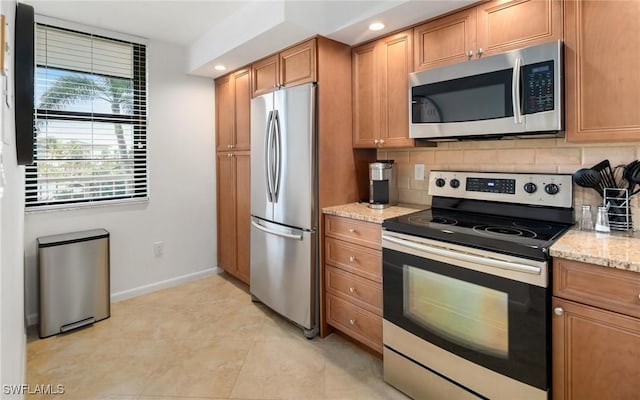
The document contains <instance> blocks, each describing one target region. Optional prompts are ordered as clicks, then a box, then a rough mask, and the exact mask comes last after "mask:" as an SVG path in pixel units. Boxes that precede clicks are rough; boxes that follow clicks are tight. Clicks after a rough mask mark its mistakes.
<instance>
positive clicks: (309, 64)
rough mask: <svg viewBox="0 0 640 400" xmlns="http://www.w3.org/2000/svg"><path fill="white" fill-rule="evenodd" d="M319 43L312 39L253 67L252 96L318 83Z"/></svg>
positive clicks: (263, 60) (265, 59)
mask: <svg viewBox="0 0 640 400" xmlns="http://www.w3.org/2000/svg"><path fill="white" fill-rule="evenodd" d="M316 59H317V41H316V39H315V38H314V39H310V40H307V41H306V42H303V43H300V44H297V45H295V46H292V47H290V48H288V49H285V50H283V51H281V52H280V53H277V54H274V55H272V56H269V57H267V58H263V59H262V60H260V61H257V62H255V63H253V64H252V65H251V76H252V83H251V84H252V89H251V96H252V97H256V96H260V95H263V94H265V93H269V92H272V91H274V90H275V89H276V88H278V87H280V86H285V87H289V86H296V85H301V84H303V83H308V82H315V81H317V70H318V68H317V64H316Z"/></svg>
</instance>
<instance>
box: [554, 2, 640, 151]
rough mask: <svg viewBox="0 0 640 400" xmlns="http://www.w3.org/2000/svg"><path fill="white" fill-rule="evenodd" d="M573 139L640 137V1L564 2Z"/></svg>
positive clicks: (570, 134)
mask: <svg viewBox="0 0 640 400" xmlns="http://www.w3.org/2000/svg"><path fill="white" fill-rule="evenodd" d="M564 29H565V39H564V44H565V50H564V54H565V64H564V65H565V75H564V76H565V79H566V81H565V88H566V93H565V96H564V98H565V110H566V118H565V131H566V138H567V141H569V142H613V141H625V140H626V141H638V140H640V112H639V110H640V68H639V67H638V64H639V63H640V56H639V55H638V49H640V2H639V1H597V0H591V1H589V0H584V1H575V0H567V1H566V2H565V26H564Z"/></svg>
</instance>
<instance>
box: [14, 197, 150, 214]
mask: <svg viewBox="0 0 640 400" xmlns="http://www.w3.org/2000/svg"><path fill="white" fill-rule="evenodd" d="M148 202H149V196H147V197H136V198H134V199H116V200H99V201H90V202H86V203H67V204H56V205H45V206H33V207H25V209H24V213H25V214H40V213H49V212H59V211H78V210H87V209H91V208H102V207H112V206H127V205H138V204H147V203H148Z"/></svg>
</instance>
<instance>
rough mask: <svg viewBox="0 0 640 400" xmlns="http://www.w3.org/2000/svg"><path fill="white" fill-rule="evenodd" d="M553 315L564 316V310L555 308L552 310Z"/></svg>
mask: <svg viewBox="0 0 640 400" xmlns="http://www.w3.org/2000/svg"><path fill="white" fill-rule="evenodd" d="M553 313H554V314H555V315H558V316H560V315H562V314H564V310H563V309H562V307H556V308H554V309H553Z"/></svg>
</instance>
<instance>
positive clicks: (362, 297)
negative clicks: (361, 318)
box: [326, 265, 382, 316]
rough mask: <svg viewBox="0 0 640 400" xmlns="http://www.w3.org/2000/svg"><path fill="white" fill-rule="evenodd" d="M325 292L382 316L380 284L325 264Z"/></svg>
mask: <svg viewBox="0 0 640 400" xmlns="http://www.w3.org/2000/svg"><path fill="white" fill-rule="evenodd" d="M326 287H327V292H329V293H331V294H333V295H337V296H341V297H343V298H346V299H347V300H349V301H350V302H352V303H354V304H356V305H358V306H360V307H362V308H364V309H367V310H369V311H371V312H372V313H374V314H376V315H379V316H382V285H381V284H379V283H375V282H372V281H370V280H368V279H364V278H360V277H359V276H356V275H354V274H350V273H348V272H344V271H342V270H340V269H338V268H335V267H332V266H330V265H327V268H326Z"/></svg>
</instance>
